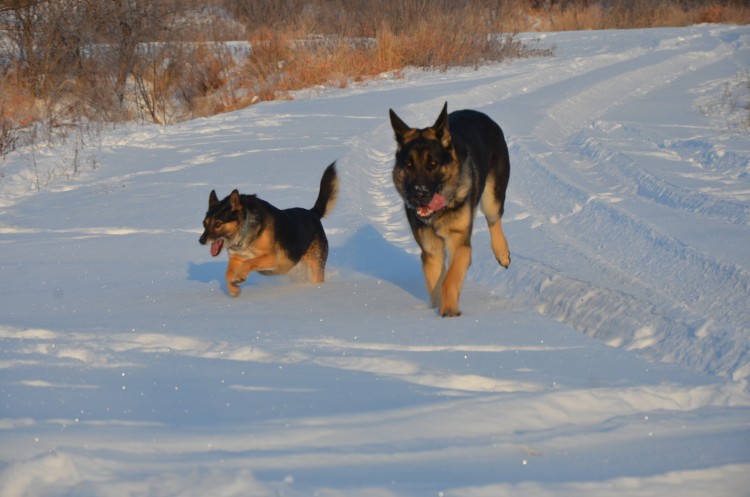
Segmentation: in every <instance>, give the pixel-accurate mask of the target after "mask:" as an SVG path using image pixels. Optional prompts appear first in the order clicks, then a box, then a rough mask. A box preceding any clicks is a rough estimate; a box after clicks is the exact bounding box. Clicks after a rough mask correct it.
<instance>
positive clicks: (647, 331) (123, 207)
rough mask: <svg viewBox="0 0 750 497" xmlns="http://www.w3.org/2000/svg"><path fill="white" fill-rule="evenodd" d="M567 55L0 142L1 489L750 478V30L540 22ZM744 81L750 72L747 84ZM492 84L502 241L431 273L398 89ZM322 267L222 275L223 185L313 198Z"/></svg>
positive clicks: (445, 90) (417, 108)
mask: <svg viewBox="0 0 750 497" xmlns="http://www.w3.org/2000/svg"><path fill="white" fill-rule="evenodd" d="M543 37H544V38H543V39H542V43H543V44H545V45H547V46H552V45H554V46H555V47H556V56H554V57H550V58H543V59H528V60H520V61H514V62H512V63H507V64H501V65H493V66H489V67H483V68H480V69H478V70H461V71H459V70H455V71H448V72H443V73H430V72H420V71H413V72H407V73H406V74H405V77H403V78H400V79H392V78H388V77H384V78H383V79H382V80H380V81H374V82H369V83H366V84H362V85H360V86H353V87H351V88H348V89H346V90H332V89H324V88H320V89H313V90H309V91H305V92H300V94H299V95H298V99H296V100H295V101H290V102H270V103H264V104H260V105H256V106H253V107H251V108H248V109H245V110H243V111H240V112H235V113H231V114H226V115H221V116H216V117H212V118H209V119H202V120H196V121H192V122H188V123H184V124H181V125H179V126H174V127H168V128H159V127H132V128H128V129H120V130H115V131H109V132H106V133H104V134H103V136H102V147H101V148H100V149H99V150H96V151H92V152H87V153H88V154H89V155H88V156H86V158H85V160H84V161H83V163H84V164H89V165H95V166H96V167H84V168H83V170H82V171H81V172H80V173H79V174H77V175H75V176H72V175H71V174H69V173H70V167H71V166H70V161H71V157H72V156H74V153H75V151H74V150H72V149H71V148H70V147H72V144H69V145H67V146H60V147H56V148H53V149H46V150H42V149H37V150H35V151H31V150H26V151H22V152H21V153H18V154H14V155H11V156H9V157H8V158H6V160H5V162H4V163H2V164H1V165H0V245H2V251H0V275H1V277H2V283H1V284H0V298H1V299H2V309H1V310H0V340H1V343H2V347H0V370H1V371H2V376H0V399H1V401H0V495H2V496H4V497H20V496H24V497H27V496H44V497H48V496H86V497H89V496H102V497H105V496H106V497H110V496H111V497H121V496H154V497H156V496H196V497H197V496H205V495H212V496H227V497H228V496H272V495H285V496H295V497H296V496H312V495H317V496H324V497H339V496H351V495H357V496H365V497H394V496H405V497H406V496H409V497H411V496H420V497H421V496H462V497H466V496H469V497H489V496H492V497H497V496H515V495H523V496H592V497H593V496H597V497H601V496H605V497H606V496H615V495H616V496H625V495H627V496H656V495H659V496H661V495H681V496H700V495H707V494H708V493H710V495H715V496H727V497H729V496H739V495H748V494H747V492H748V490H747V489H748V488H749V487H748V485H749V484H750V479H748V476H747V475H748V472H749V471H750V424H749V423H748V421H749V420H750V392H749V387H748V378H749V377H750V358H749V356H748V352H749V349H750V340H749V339H748V330H749V329H750V297H749V290H750V288H749V287H750V273H749V271H750V252H748V250H747V246H748V242H750V218H749V216H748V214H750V174H749V173H750V139H748V128H747V110H746V109H744V107H743V106H744V105H745V104H746V103H748V95H749V94H750V92H748V91H747V84H748V73H747V71H748V69H749V67H750V29H748V28H746V27H727V26H713V25H706V26H699V27H693V28H685V29H660V30H636V31H607V32H597V31H593V32H580V33H559V34H548V35H543ZM743 84H744V85H745V86H743ZM446 100H447V101H448V105H449V109H454V110H455V109H459V108H474V109H478V110H481V111H483V112H486V113H487V114H489V115H490V116H492V117H493V118H495V119H496V120H497V121H498V122H499V124H500V125H501V126H502V127H503V129H504V131H505V133H506V136H507V137H508V141H509V147H510V150H511V163H512V172H511V183H510V188H509V200H508V204H507V206H506V207H507V209H506V210H507V213H506V219H505V220H504V225H505V232H506V235H507V236H508V240H509V244H510V248H511V253H512V257H513V263H512V265H511V267H510V269H509V270H503V269H502V268H500V267H498V265H497V263H496V262H495V261H494V258H493V257H492V255H491V251H490V247H489V233H487V230H486V227H485V225H484V223H483V222H478V223H477V227H476V230H475V235H474V238H473V247H474V256H473V265H472V267H471V268H470V270H469V275H468V277H467V281H466V284H465V287H464V292H463V294H462V298H461V307H462V310H463V311H464V316H462V317H461V318H458V319H440V318H439V317H437V315H436V313H435V311H434V310H432V309H430V308H429V306H428V305H427V302H426V295H425V291H424V288H423V287H424V284H423V280H422V275H421V269H420V263H419V257H418V254H417V252H416V246H415V243H414V241H413V240H412V238H411V235H410V233H409V230H408V228H407V226H406V221H405V218H404V214H403V211H402V206H401V205H400V202H399V198H398V195H397V194H396V192H395V190H394V189H393V186H392V184H391V178H390V171H391V167H392V157H393V152H394V143H393V137H392V131H391V129H390V125H389V124H388V120H387V111H388V108H393V109H395V110H397V111H398V113H399V115H401V116H402V117H403V118H404V119H405V120H406V122H407V123H409V124H412V125H415V126H417V125H419V126H426V125H429V124H431V123H432V122H433V121H434V119H435V117H436V116H437V113H438V112H439V110H440V107H441V105H442V103H443V102H444V101H446ZM334 159H338V164H339V172H340V175H341V179H342V195H341V198H340V201H339V203H338V204H337V206H336V209H335V210H334V212H333V214H332V215H331V217H330V218H328V219H326V220H325V221H324V226H325V227H326V231H327V233H328V235H329V239H330V241H331V256H330V258H329V266H328V271H327V281H326V283H324V284H323V285H320V286H312V287H311V286H308V285H305V284H302V283H298V282H294V281H290V280H289V279H287V278H283V277H282V278H266V277H261V276H257V275H254V276H252V277H251V278H250V279H249V281H248V282H247V283H246V284H245V285H244V287H243V292H242V295H241V296H240V297H239V298H237V299H231V298H230V297H228V296H227V294H226V288H225V284H224V282H223V280H224V278H223V273H224V270H225V267H226V259H225V257H224V256H222V257H220V258H218V259H213V258H211V257H210V254H209V253H208V249H207V247H205V246H201V245H199V244H198V237H199V235H200V233H201V231H202V230H201V226H200V223H201V221H202V218H203V214H204V212H205V209H206V205H207V199H208V193H209V192H210V190H211V189H214V188H215V189H216V190H217V192H218V193H219V195H225V194H227V193H229V192H230V191H231V189H233V188H235V187H238V188H240V190H241V191H243V192H246V193H258V194H259V195H260V196H261V197H263V198H265V199H266V200H269V201H271V202H272V203H274V204H275V205H277V206H279V207H291V206H295V205H300V206H307V207H309V206H311V205H312V203H313V202H314V200H315V196H316V194H317V186H318V181H319V178H320V175H321V174H322V171H323V169H324V167H325V166H326V165H327V164H328V163H329V162H330V161H332V160H334Z"/></svg>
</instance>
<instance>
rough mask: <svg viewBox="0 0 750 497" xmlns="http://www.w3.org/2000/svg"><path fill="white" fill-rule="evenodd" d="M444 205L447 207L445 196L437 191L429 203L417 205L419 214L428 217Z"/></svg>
mask: <svg viewBox="0 0 750 497" xmlns="http://www.w3.org/2000/svg"><path fill="white" fill-rule="evenodd" d="M443 207H445V197H443V196H442V195H440V194H439V193H436V194H435V195H433V196H432V200H430V203H429V204H427V205H420V206H419V207H417V214H419V215H420V216H422V217H427V216H429V215H430V214H432V213H433V212H437V211H439V210H440V209H442V208H443Z"/></svg>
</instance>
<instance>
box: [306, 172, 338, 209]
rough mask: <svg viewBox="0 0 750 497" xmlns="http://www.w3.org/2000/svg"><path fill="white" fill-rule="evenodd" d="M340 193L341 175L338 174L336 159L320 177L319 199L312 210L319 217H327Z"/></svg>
mask: <svg viewBox="0 0 750 497" xmlns="http://www.w3.org/2000/svg"><path fill="white" fill-rule="evenodd" d="M338 195H339V177H338V175H337V174H336V161H333V162H331V164H330V165H329V166H328V167H327V168H326V170H325V171H324V172H323V177H322V178H320V193H318V200H316V201H315V205H314V206H313V208H312V211H313V212H314V213H315V214H316V215H317V216H318V217H319V218H324V217H326V215H327V214H328V213H329V212H331V209H333V206H334V204H336V198H337V197H338Z"/></svg>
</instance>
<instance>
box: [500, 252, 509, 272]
mask: <svg viewBox="0 0 750 497" xmlns="http://www.w3.org/2000/svg"><path fill="white" fill-rule="evenodd" d="M497 262H498V263H499V264H500V265H501V266H503V267H504V268H505V269H508V267H510V253H509V254H508V255H506V256H503V257H502V258H499V259H498V260H497Z"/></svg>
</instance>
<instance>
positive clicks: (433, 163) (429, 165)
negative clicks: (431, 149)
mask: <svg viewBox="0 0 750 497" xmlns="http://www.w3.org/2000/svg"><path fill="white" fill-rule="evenodd" d="M437 167H438V163H437V162H436V161H435V160H430V162H428V163H427V169H429V170H430V171H434V170H435V169H437Z"/></svg>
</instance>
